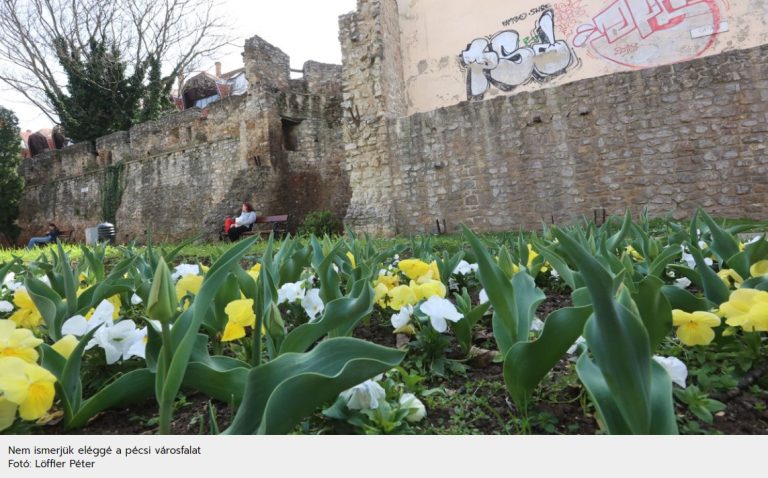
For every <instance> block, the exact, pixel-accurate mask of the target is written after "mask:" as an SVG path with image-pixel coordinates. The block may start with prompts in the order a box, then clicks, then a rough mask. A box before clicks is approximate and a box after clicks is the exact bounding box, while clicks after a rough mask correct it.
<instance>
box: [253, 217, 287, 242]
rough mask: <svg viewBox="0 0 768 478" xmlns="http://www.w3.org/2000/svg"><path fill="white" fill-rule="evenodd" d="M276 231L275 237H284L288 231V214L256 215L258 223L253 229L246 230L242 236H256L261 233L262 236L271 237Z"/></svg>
mask: <svg viewBox="0 0 768 478" xmlns="http://www.w3.org/2000/svg"><path fill="white" fill-rule="evenodd" d="M273 232H274V233H275V239H277V238H280V237H284V236H285V235H286V234H287V233H288V215H287V214H282V215H278V216H256V223H255V224H254V226H253V229H252V230H250V231H245V232H244V233H243V234H242V235H241V237H242V236H255V235H256V234H259V235H260V236H262V237H269V235H270V234H271V233H273Z"/></svg>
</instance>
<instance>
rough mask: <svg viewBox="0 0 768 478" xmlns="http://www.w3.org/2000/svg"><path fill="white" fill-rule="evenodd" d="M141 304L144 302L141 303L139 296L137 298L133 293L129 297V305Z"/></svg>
mask: <svg viewBox="0 0 768 478" xmlns="http://www.w3.org/2000/svg"><path fill="white" fill-rule="evenodd" d="M142 302H144V301H143V300H141V297H139V296H138V294H135V293H134V294H133V295H132V296H131V304H132V305H139V304H141V303H142Z"/></svg>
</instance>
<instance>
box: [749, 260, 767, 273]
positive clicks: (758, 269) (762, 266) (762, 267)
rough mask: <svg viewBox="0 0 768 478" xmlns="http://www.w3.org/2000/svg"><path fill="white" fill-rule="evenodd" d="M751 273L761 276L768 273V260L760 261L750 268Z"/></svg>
mask: <svg viewBox="0 0 768 478" xmlns="http://www.w3.org/2000/svg"><path fill="white" fill-rule="evenodd" d="M749 275H751V276H752V277H761V276H765V275H768V260H763V261H758V262H755V263H754V264H752V267H750V268H749Z"/></svg>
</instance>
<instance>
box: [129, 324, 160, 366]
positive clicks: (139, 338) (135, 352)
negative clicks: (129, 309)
mask: <svg viewBox="0 0 768 478" xmlns="http://www.w3.org/2000/svg"><path fill="white" fill-rule="evenodd" d="M153 322H154V321H153ZM126 355H127V356H128V357H129V358H130V357H141V358H146V355H147V328H146V327H144V328H143V329H139V330H138V331H136V336H135V340H134V341H133V345H131V347H130V348H129V349H128V351H127V352H126Z"/></svg>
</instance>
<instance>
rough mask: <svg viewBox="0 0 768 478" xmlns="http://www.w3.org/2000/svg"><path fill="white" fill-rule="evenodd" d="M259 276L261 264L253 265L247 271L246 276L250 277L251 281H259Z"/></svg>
mask: <svg viewBox="0 0 768 478" xmlns="http://www.w3.org/2000/svg"><path fill="white" fill-rule="evenodd" d="M259 274H261V263H260V262H257V263H256V264H254V265H253V267H251V268H250V269H248V275H249V276H251V278H252V279H253V280H255V281H256V280H259Z"/></svg>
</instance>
